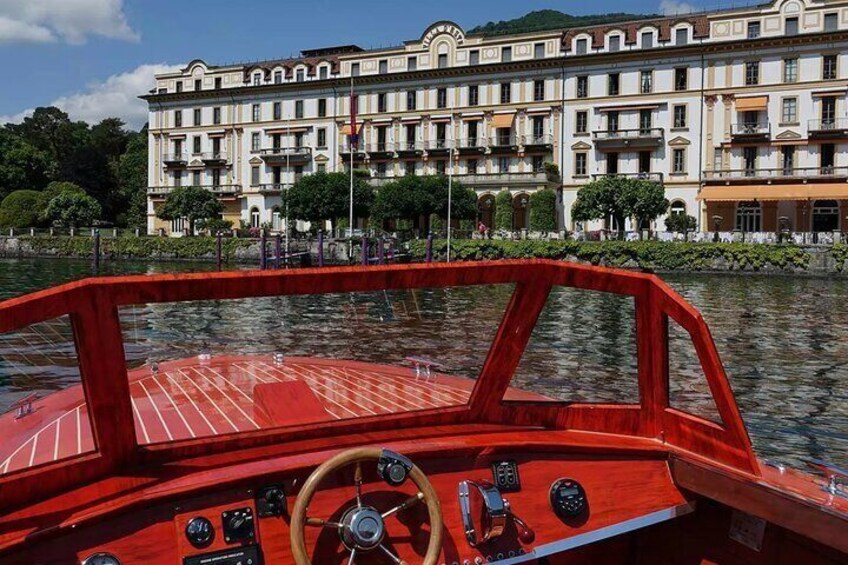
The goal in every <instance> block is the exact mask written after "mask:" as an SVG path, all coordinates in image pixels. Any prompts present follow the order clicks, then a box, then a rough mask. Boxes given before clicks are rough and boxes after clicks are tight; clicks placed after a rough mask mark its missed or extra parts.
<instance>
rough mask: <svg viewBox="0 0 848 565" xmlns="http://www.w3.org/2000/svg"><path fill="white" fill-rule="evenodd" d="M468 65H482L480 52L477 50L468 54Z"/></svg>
mask: <svg viewBox="0 0 848 565" xmlns="http://www.w3.org/2000/svg"><path fill="white" fill-rule="evenodd" d="M468 64H469V65H479V64H480V51H478V50H477V49H472V50H471V51H469V52H468Z"/></svg>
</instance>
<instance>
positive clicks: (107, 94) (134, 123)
mask: <svg viewBox="0 0 848 565" xmlns="http://www.w3.org/2000/svg"><path fill="white" fill-rule="evenodd" d="M180 68H181V66H180V65H165V64H157V65H141V66H140V67H137V68H135V69H133V70H132V71H129V72H126V73H121V74H118V75H112V76H110V77H109V78H107V79H106V80H104V81H102V82H97V83H93V84H90V85H89V86H88V87H87V88H86V89H85V90H84V91H82V92H77V93H74V94H69V95H67V96H62V97H60V98H57V99H56V100H54V101H53V102H51V103H50V104H49V105H50V106H56V107H58V108H60V109H62V110H64V111H65V112H67V113H68V115H69V116H70V117H71V119H72V120H85V121H86V122H88V123H90V124H93V123H96V122H99V121H100V120H102V119H103V118H111V117H117V118H121V119H122V120H124V121H125V122H126V123H127V125H128V126H129V127H131V128H133V129H138V128H140V127H141V126H143V125H144V124H145V122H147V103H146V102H145V101H144V100H139V99H138V97H139V96H140V95H142V94H147V92H148V91H149V90H150V89H151V88H153V86H154V85H155V81H154V76H155V75H157V74H161V73H170V72H174V71H176V70H178V69H180ZM32 112H33V109H32V108H30V109H27V110H24V111H22V112H19V113H17V114H14V115H11V116H0V124H5V123H7V122H12V123H18V122H20V121H21V120H23V119H24V118H25V117H27V116H29V115H31V114H32Z"/></svg>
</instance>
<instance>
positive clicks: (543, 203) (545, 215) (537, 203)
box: [530, 188, 557, 233]
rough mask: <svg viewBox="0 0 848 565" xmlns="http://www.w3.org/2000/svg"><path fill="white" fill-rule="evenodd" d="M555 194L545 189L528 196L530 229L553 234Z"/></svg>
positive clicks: (555, 224)
mask: <svg viewBox="0 0 848 565" xmlns="http://www.w3.org/2000/svg"><path fill="white" fill-rule="evenodd" d="M556 200H557V198H556V193H555V192H554V191H553V190H551V189H549V188H546V189H544V190H537V191H536V192H534V193H533V194H531V195H530V229H531V230H532V231H540V232H546V233H549V232H553V231H556V229H557V212H556Z"/></svg>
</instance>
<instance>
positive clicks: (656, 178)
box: [592, 173, 664, 184]
mask: <svg viewBox="0 0 848 565" xmlns="http://www.w3.org/2000/svg"><path fill="white" fill-rule="evenodd" d="M613 177H622V178H626V179H639V180H649V181H652V182H657V183H660V184H662V183H663V178H664V177H663V174H662V173H601V174H597V175H592V180H598V179H605V178H613Z"/></svg>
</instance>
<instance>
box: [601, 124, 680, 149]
mask: <svg viewBox="0 0 848 565" xmlns="http://www.w3.org/2000/svg"><path fill="white" fill-rule="evenodd" d="M664 137H665V130H663V129H662V128H639V129H618V130H597V131H593V132H592V138H593V140H594V141H595V147H596V148H597V149H598V150H599V151H628V150H635V149H654V148H656V147H660V146H661V145H662V144H663V138H664Z"/></svg>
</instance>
